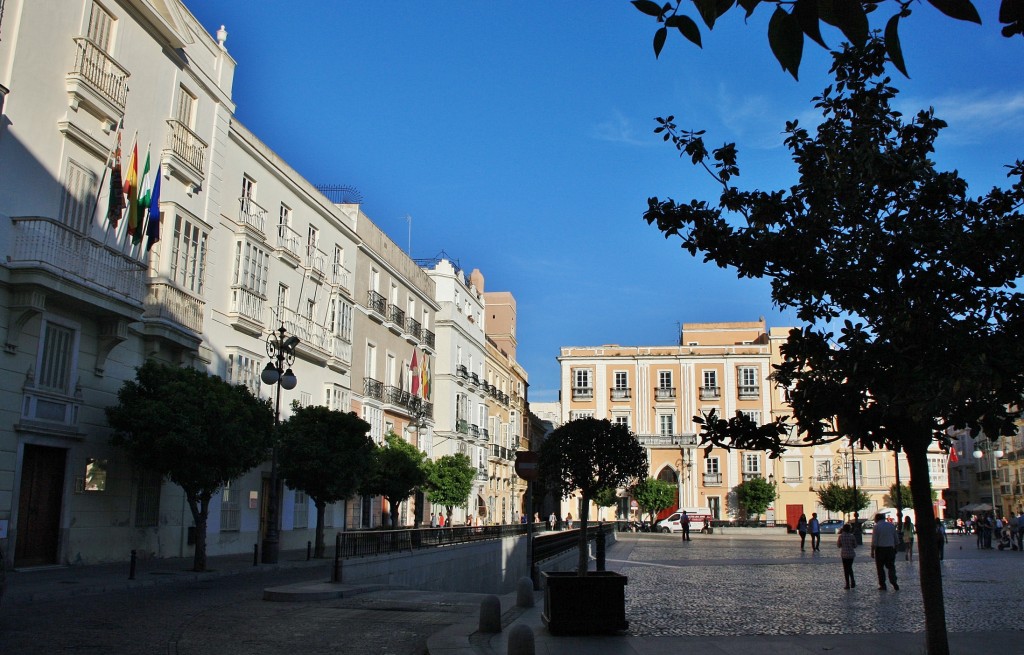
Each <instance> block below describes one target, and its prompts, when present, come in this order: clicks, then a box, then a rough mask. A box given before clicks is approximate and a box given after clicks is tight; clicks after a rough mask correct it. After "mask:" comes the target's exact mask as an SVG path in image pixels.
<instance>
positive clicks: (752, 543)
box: [608, 534, 1024, 637]
mask: <svg viewBox="0 0 1024 655" xmlns="http://www.w3.org/2000/svg"><path fill="white" fill-rule="evenodd" d="M821 548H822V550H821V552H818V553H814V552H812V551H811V550H810V547H809V545H808V548H807V550H806V551H803V552H801V551H800V548H799V542H798V541H797V538H796V537H792V538H790V539H785V538H776V539H747V538H740V537H736V538H731V537H729V536H728V535H714V536H711V537H704V538H701V537H700V536H696V537H694V539H693V541H691V542H689V543H683V542H682V540H681V539H680V538H679V537H678V536H672V535H658V534H652V535H646V534H641V535H626V536H624V537H620V540H619V541H618V542H617V543H616V544H615V545H614V546H613V547H612V548H610V549H609V553H608V568H609V569H610V570H617V571H620V572H621V573H624V574H626V575H628V576H629V584H628V585H627V587H626V615H627V618H628V619H629V621H630V629H629V632H630V634H632V635H635V636H652V637H653V636H682V635H690V636H728V635H739V634H744V635H750V634H760V635H831V634H834V635H840V634H866V633H900V632H902V633H907V632H923V631H924V611H923V607H922V599H921V586H920V580H919V578H918V575H919V571H918V566H917V562H916V561H914V562H907V561H904V559H903V557H902V556H900V557H899V558H898V559H897V562H896V570H897V574H898V576H899V583H900V591H898V592H896V591H893V590H892V589H891V588H890V590H889V591H880V590H879V589H878V584H877V577H876V574H875V564H874V560H872V559H871V557H870V551H869V549H868V546H867V545H866V544H865V545H864V546H862V547H860V548H858V549H857V558H856V559H855V561H854V574H855V576H856V580H857V587H856V588H855V589H852V590H849V591H847V590H845V589H843V572H842V563H841V561H840V559H839V551H838V548H836V547H835V536H834V535H823V537H822V545H821ZM942 573H943V591H944V595H945V606H946V622H947V628H948V630H949V631H950V632H971V631H981V630H991V629H993V628H997V627H998V628H1002V629H1010V630H1019V629H1020V618H1021V605H1020V601H1019V599H1020V598H1021V596H1022V595H1024V554H1021V553H1017V552H1008V551H1003V552H1000V551H996V550H984V551H980V550H977V549H976V548H975V546H974V539H973V537H970V536H959V535H950V543H949V545H948V546H947V547H946V559H945V560H944V561H943V562H942Z"/></svg>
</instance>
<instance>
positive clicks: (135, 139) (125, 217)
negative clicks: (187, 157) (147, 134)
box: [115, 129, 139, 256]
mask: <svg viewBox="0 0 1024 655" xmlns="http://www.w3.org/2000/svg"><path fill="white" fill-rule="evenodd" d="M138 145H139V130H138V129H136V130H135V134H133V135H132V152H133V153H136V152H137V148H138ZM129 161H130V160H129ZM137 164H138V162H136V165H137ZM135 182H136V184H138V176H136V181H135ZM136 197H138V193H136ZM130 202H131V197H129V198H127V199H126V201H125V206H124V212H125V213H124V215H122V216H121V220H119V221H118V229H120V227H121V225H120V224H121V223H122V222H123V223H124V235H125V240H124V241H125V242H124V243H122V244H121V248H120V250H121V254H123V255H125V256H131V249H130V248H127V249H126V248H125V246H126V245H130V244H131V239H129V238H128V212H129V211H131V208H130V207H129V204H128V203H130ZM115 236H116V235H115ZM126 250H127V252H126Z"/></svg>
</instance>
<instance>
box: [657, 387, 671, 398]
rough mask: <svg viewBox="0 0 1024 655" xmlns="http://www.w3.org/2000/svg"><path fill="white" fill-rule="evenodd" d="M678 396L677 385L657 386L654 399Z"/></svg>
mask: <svg viewBox="0 0 1024 655" xmlns="http://www.w3.org/2000/svg"><path fill="white" fill-rule="evenodd" d="M675 397H676V388H675V387H655V389H654V399H655V400H673V399H675Z"/></svg>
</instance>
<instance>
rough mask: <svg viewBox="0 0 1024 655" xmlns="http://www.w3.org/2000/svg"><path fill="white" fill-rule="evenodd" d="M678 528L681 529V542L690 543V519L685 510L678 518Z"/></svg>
mask: <svg viewBox="0 0 1024 655" xmlns="http://www.w3.org/2000/svg"><path fill="white" fill-rule="evenodd" d="M679 527H681V528H682V529H683V541H690V517H689V515H687V513H686V510H685V509H684V510H683V515H682V516H680V517H679Z"/></svg>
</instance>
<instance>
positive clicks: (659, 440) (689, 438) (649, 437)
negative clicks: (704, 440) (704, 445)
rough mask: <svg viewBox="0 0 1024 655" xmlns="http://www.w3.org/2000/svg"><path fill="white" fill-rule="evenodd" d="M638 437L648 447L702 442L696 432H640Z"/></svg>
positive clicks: (676, 446) (694, 444)
mask: <svg viewBox="0 0 1024 655" xmlns="http://www.w3.org/2000/svg"><path fill="white" fill-rule="evenodd" d="M636 438H637V441H639V442H640V445H641V446H644V447H646V448H678V447H680V446H696V445H697V444H698V443H700V439H699V438H698V437H697V435H695V434H638V435H636Z"/></svg>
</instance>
